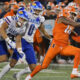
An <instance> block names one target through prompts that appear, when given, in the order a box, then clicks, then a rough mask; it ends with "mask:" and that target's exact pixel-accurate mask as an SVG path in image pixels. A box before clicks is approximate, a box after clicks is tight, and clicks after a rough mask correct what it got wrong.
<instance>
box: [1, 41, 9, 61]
mask: <svg viewBox="0 0 80 80" xmlns="http://www.w3.org/2000/svg"><path fill="white" fill-rule="evenodd" d="M8 55H9V53H8V51H7V46H6V42H5V41H0V62H5V61H7V60H8Z"/></svg>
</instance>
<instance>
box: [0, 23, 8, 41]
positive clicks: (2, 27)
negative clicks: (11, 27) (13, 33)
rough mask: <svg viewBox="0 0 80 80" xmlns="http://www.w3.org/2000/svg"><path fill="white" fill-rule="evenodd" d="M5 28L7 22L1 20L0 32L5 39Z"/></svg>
mask: <svg viewBox="0 0 80 80" xmlns="http://www.w3.org/2000/svg"><path fill="white" fill-rule="evenodd" d="M7 28H8V24H7V23H6V22H3V23H2V25H1V26H0V34H1V36H2V37H3V38H4V39H5V40H6V39H7V38H8V36H7V34H6V29H7Z"/></svg>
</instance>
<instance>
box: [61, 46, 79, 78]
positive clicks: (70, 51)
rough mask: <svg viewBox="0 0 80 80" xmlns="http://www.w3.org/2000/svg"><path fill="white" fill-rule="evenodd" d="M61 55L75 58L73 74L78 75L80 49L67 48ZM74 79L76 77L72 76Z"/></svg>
mask: <svg viewBox="0 0 80 80" xmlns="http://www.w3.org/2000/svg"><path fill="white" fill-rule="evenodd" d="M61 54H62V55H65V56H74V66H73V70H72V74H78V66H79V62H80V49H79V48H77V47H74V46H67V47H65V48H63V50H62V51H61ZM73 77H74V76H72V75H71V78H73ZM79 77H80V75H79Z"/></svg>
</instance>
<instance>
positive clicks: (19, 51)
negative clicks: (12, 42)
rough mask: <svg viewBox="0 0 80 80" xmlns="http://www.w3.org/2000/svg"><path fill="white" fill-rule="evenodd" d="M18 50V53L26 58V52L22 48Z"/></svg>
mask: <svg viewBox="0 0 80 80" xmlns="http://www.w3.org/2000/svg"><path fill="white" fill-rule="evenodd" d="M17 51H18V53H19V54H20V58H25V54H24V52H23V51H22V48H18V49H17Z"/></svg>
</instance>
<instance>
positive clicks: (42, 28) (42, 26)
mask: <svg viewBox="0 0 80 80" xmlns="http://www.w3.org/2000/svg"><path fill="white" fill-rule="evenodd" d="M39 30H40V31H41V32H42V33H43V34H44V35H45V37H47V38H48V39H52V38H51V36H50V35H49V34H48V33H47V32H46V31H45V29H44V25H43V23H41V25H40V27H39Z"/></svg>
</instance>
